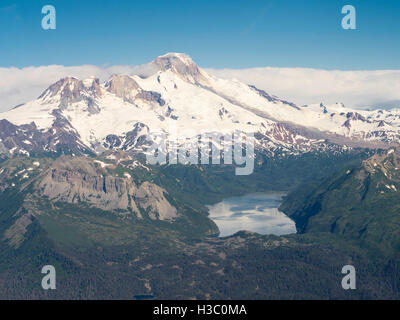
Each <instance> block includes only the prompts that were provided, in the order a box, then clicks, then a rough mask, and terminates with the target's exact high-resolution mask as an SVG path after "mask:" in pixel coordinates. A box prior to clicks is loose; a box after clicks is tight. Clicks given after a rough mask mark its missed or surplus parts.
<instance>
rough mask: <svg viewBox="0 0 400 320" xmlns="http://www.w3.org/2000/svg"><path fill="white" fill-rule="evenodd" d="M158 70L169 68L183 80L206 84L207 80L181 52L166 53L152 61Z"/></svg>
mask: <svg viewBox="0 0 400 320" xmlns="http://www.w3.org/2000/svg"><path fill="white" fill-rule="evenodd" d="M152 64H153V65H155V66H156V68H157V69H159V70H160V71H167V70H171V71H172V72H174V73H175V74H177V75H178V76H180V77H181V78H182V79H183V80H185V81H188V82H190V83H193V84H200V85H204V86H206V85H207V84H208V80H207V78H206V76H205V75H204V73H203V72H202V71H201V70H200V68H199V67H198V66H197V65H196V64H195V63H194V62H193V60H192V59H191V58H190V57H189V56H187V55H186V54H183V53H168V54H166V55H164V56H160V57H158V58H157V59H155V60H154V61H153V62H152Z"/></svg>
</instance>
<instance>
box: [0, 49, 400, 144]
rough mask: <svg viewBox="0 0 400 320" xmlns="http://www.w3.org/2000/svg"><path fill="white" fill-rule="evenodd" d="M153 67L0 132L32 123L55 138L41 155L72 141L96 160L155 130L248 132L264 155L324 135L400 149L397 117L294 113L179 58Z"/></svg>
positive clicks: (64, 90) (61, 92) (53, 89)
mask: <svg viewBox="0 0 400 320" xmlns="http://www.w3.org/2000/svg"><path fill="white" fill-rule="evenodd" d="M150 65H151V66H152V68H153V69H154V70H155V72H153V73H152V74H151V75H150V76H147V77H139V76H129V75H113V76H112V77H111V78H110V79H109V80H108V81H106V82H105V83H100V82H99V80H98V79H96V78H94V77H91V78H89V79H85V80H79V79H76V78H73V77H67V78H64V79H61V80H59V81H57V82H56V83H54V84H53V85H51V86H50V87H49V88H47V89H46V90H45V91H44V92H43V94H42V95H40V97H39V98H38V99H37V100H34V101H31V102H28V103H26V104H25V105H23V106H20V107H18V108H16V109H13V110H10V111H8V112H5V113H0V120H1V119H5V120H4V121H6V120H7V121H8V123H7V121H6V122H4V121H3V122H0V131H1V129H2V128H1V125H3V126H7V128H10V125H9V123H12V124H13V125H16V126H22V125H27V124H31V123H34V128H35V130H39V131H40V132H41V134H42V133H43V134H44V133H46V132H49V133H51V134H52V135H53V132H56V133H57V135H60V137H59V138H57V139H56V140H55V141H54V143H53V145H52V146H46V148H50V147H54V148H56V147H57V146H58V145H59V144H60V143H61V142H62V141H67V142H68V143H70V141H72V140H74V139H77V140H79V147H77V148H72V147H70V148H69V149H71V150H77V149H79V150H80V149H85V148H87V149H90V150H92V151H95V152H102V151H104V149H106V148H121V149H124V150H131V149H134V148H138V146H140V145H141V144H145V142H146V137H145V136H146V134H147V133H148V132H150V131H160V130H162V131H165V132H169V133H170V134H171V135H174V134H175V135H177V136H179V137H191V136H195V135H197V134H199V133H204V132H215V131H233V130H241V131H247V132H248V131H250V132H254V133H256V137H257V140H258V142H259V144H260V146H261V147H263V148H266V149H269V150H274V149H276V148H284V149H288V150H289V149H290V150H302V151H307V150H310V149H312V148H314V147H315V146H316V145H318V144H320V143H321V139H322V138H325V137H327V135H326V133H328V134H330V135H332V134H334V135H337V136H339V137H346V138H351V139H355V140H361V141H374V142H384V143H387V142H398V141H399V137H400V133H399V127H400V112H399V111H398V110H393V111H382V110H376V111H355V110H351V109H348V108H346V107H345V106H343V105H341V104H336V105H328V106H324V105H323V104H321V105H310V106H303V107H298V106H296V105H295V104H293V103H290V102H287V101H284V100H281V99H279V98H277V97H275V96H273V95H270V94H268V93H267V92H265V91H262V90H259V89H257V88H256V87H254V86H251V85H247V84H244V83H241V82H239V81H237V80H223V79H219V78H216V77H214V76H211V75H209V74H207V73H206V72H205V71H204V70H202V69H201V68H199V67H198V66H197V65H196V64H195V63H194V62H193V61H192V60H191V59H190V57H188V56H187V55H185V54H180V53H169V54H167V55H164V56H160V57H158V58H157V59H155V60H154V61H153V62H151V63H150ZM310 128H311V129H312V131H311V132H312V135H309V133H310V132H309V131H307V130H309V129H310ZM7 130H8V131H10V130H11V129H7ZM12 130H14V129H12ZM21 130H22V129H21ZM24 130H25V129H24ZM32 130H33V129H32ZM316 130H317V132H319V133H318V134H315V132H316ZM56 133H54V134H56ZM20 135H21V138H20V140H21V141H28V140H29V139H34V136H35V135H34V134H31V135H28V136H29V137H28V138H27V137H26V134H25V133H24V134H23V132H22V131H21V133H20ZM30 136H32V137H30ZM5 137H6V136H5ZM46 137H47V136H46ZM46 139H47V138H46ZM3 141H4V140H3ZM14 142H15V141H14ZM67 142H65V143H67ZM347 142H348V141H346V143H347ZM2 143H3V142H2V141H0V150H1V148H2ZM343 143H345V142H343ZM10 146H12V143H11V142H10ZM25 147H27V146H25ZM6 148H8V147H6ZM11 148H12V147H10V149H11ZM24 150H25V149H24Z"/></svg>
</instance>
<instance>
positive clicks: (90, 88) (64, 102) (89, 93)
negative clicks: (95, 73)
mask: <svg viewBox="0 0 400 320" xmlns="http://www.w3.org/2000/svg"><path fill="white" fill-rule="evenodd" d="M101 95H102V89H101V86H100V82H99V79H97V78H90V79H86V80H84V81H81V80H78V79H76V78H73V77H66V78H63V79H61V80H59V81H57V82H56V83H55V84H53V85H51V86H50V87H49V88H47V89H46V90H45V91H44V92H43V93H42V94H41V95H40V96H39V98H38V99H41V100H43V101H46V102H49V103H59V109H60V110H64V109H66V108H67V107H68V105H69V104H71V103H76V102H80V101H84V102H85V103H86V104H87V106H88V108H87V110H88V112H90V113H91V114H96V113H99V112H100V109H99V107H98V106H97V104H96V98H98V97H100V96H101Z"/></svg>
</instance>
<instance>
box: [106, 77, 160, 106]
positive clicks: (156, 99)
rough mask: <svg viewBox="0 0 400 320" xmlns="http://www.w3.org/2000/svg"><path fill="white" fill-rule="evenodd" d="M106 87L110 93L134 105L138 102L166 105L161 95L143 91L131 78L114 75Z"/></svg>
mask: <svg viewBox="0 0 400 320" xmlns="http://www.w3.org/2000/svg"><path fill="white" fill-rule="evenodd" d="M105 87H106V89H107V91H108V92H110V93H113V94H115V95H116V96H117V97H119V98H122V99H123V100H124V101H126V102H129V103H132V104H134V103H135V102H136V100H143V101H146V102H150V103H156V104H158V105H160V106H164V105H165V101H164V100H163V99H162V98H161V94H159V93H157V92H153V91H146V90H143V89H142V88H141V87H140V86H139V84H138V83H137V82H136V81H135V79H133V78H132V77H130V76H127V75H113V76H112V77H111V78H110V80H108V81H107V83H106V84H105Z"/></svg>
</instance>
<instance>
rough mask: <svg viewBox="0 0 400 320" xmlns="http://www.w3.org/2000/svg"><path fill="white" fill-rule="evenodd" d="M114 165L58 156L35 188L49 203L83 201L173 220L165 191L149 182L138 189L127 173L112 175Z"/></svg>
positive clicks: (108, 208) (140, 215)
mask: <svg viewBox="0 0 400 320" xmlns="http://www.w3.org/2000/svg"><path fill="white" fill-rule="evenodd" d="M107 169H111V170H112V169H115V165H113V164H108V163H104V162H101V161H98V160H94V161H93V160H92V159H88V158H69V157H60V158H59V159H57V160H56V161H55V162H54V163H53V164H52V166H51V167H50V168H49V169H48V170H47V172H46V174H45V176H44V178H43V179H42V180H41V181H40V183H39V185H38V189H39V190H40V191H39V192H40V194H41V195H42V196H47V197H49V199H50V200H52V201H61V202H68V203H78V202H85V203H87V204H89V205H92V206H94V207H96V208H100V209H103V210H107V211H119V212H124V213H125V214H129V213H134V214H135V215H136V216H137V217H138V218H143V214H142V213H143V212H145V213H146V214H147V215H148V216H149V217H150V218H151V219H153V220H173V219H175V218H176V217H178V213H177V210H176V209H175V208H174V207H173V206H172V205H171V204H170V203H169V202H168V200H167V199H166V198H165V195H164V194H165V193H166V191H165V190H164V189H163V188H161V187H159V186H157V185H155V184H152V183H150V182H144V183H143V184H141V185H140V186H137V185H136V184H135V183H134V181H133V180H132V178H131V177H130V176H129V174H126V175H124V176H123V177H120V176H117V175H113V174H111V173H110V172H109V171H107Z"/></svg>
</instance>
